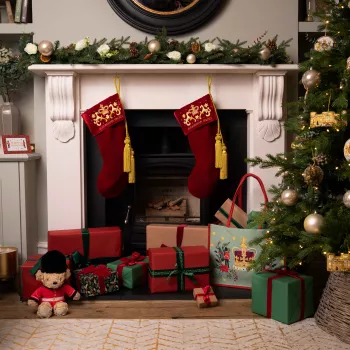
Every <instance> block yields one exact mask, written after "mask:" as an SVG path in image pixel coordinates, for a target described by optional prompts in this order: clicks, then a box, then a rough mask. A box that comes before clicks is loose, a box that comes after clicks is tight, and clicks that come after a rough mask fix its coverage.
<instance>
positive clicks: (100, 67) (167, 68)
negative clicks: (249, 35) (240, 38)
mask: <svg viewBox="0 0 350 350" xmlns="http://www.w3.org/2000/svg"><path fill="white" fill-rule="evenodd" d="M298 69H299V67H298V65H297V64H280V65H276V66H263V65H258V64H250V65H249V64H248V65H246V64H237V65H228V64H194V65H189V64H74V65H71V64H51V65H50V64H49V65H46V64H34V65H32V66H30V67H29V70H30V71H32V72H33V73H36V74H38V75H41V76H45V75H51V74H55V75H59V74H60V73H61V74H62V73H77V74H114V73H130V74H133V73H134V74H140V73H143V74H147V73H152V74H164V73H166V74H171V73H173V74H179V73H184V74H187V73H192V74H200V73H206V74H208V73H215V74H220V73H225V74H255V73H259V72H262V73H263V72H266V73H267V74H271V73H272V74H273V73H274V72H281V71H283V72H289V71H294V72H295V71H298Z"/></svg>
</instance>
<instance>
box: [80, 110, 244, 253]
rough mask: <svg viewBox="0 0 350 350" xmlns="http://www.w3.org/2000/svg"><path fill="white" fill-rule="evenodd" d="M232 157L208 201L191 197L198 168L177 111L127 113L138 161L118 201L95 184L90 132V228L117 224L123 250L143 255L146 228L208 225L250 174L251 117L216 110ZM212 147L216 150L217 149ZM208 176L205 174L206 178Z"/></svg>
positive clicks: (96, 167)
mask: <svg viewBox="0 0 350 350" xmlns="http://www.w3.org/2000/svg"><path fill="white" fill-rule="evenodd" d="M218 114H219V118H220V122H221V125H222V130H223V134H224V138H225V142H226V144H227V148H228V154H229V177H228V179H227V180H225V181H218V184H217V187H216V189H215V191H214V192H213V194H212V195H211V196H210V197H209V198H207V199H202V200H200V199H198V198H195V197H193V196H192V195H191V194H190V193H189V192H188V188H187V180H188V176H189V175H190V173H191V170H192V168H193V167H194V165H195V159H194V156H193V154H192V152H191V149H190V146H189V143H188V139H187V137H186V136H184V134H183V132H182V130H181V128H180V126H179V124H178V122H177V121H176V119H175V117H174V115H173V110H127V111H126V115H127V120H128V126H129V131H130V135H131V137H132V143H133V147H134V150H135V155H136V156H135V159H136V176H137V178H136V183H135V184H133V185H128V188H127V189H126V190H125V191H124V193H123V194H122V195H121V196H120V197H119V198H115V199H107V200H105V199H104V198H102V197H101V196H100V195H99V193H98V192H97V188H96V180H97V176H98V173H99V171H100V168H101V156H100V154H99V151H98V147H97V144H96V141H95V139H94V138H93V137H92V136H91V134H90V133H89V132H88V131H87V132H86V133H85V135H86V155H85V157H86V164H87V168H86V174H87V189H88V190H87V197H86V199H87V223H88V227H101V226H109V225H111V226H113V225H118V226H121V227H123V228H124V230H123V231H124V245H125V247H124V248H125V251H126V252H130V251H135V250H137V251H140V252H142V253H144V252H145V248H146V246H145V244H146V225H148V224H151V223H153V224H154V223H157V224H159V223H161V224H187V225H207V224H208V223H210V222H214V221H215V217H214V215H215V212H216V211H217V209H218V208H219V207H220V205H221V204H222V203H223V202H224V201H225V200H226V199H227V197H231V196H232V195H233V191H234V189H235V188H236V187H237V185H238V182H239V180H240V178H241V177H242V176H243V175H244V174H245V173H246V172H247V166H246V164H245V161H244V159H245V158H246V157H247V114H246V112H245V111H242V110H219V111H218ZM213 147H214V145H213ZM204 176H205V175H204Z"/></svg>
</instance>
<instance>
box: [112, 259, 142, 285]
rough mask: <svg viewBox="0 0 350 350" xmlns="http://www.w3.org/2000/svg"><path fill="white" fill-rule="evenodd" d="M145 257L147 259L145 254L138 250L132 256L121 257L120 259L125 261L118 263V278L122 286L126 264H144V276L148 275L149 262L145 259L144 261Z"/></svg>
mask: <svg viewBox="0 0 350 350" xmlns="http://www.w3.org/2000/svg"><path fill="white" fill-rule="evenodd" d="M145 259H146V257H145V256H143V255H141V254H140V253H137V252H134V253H132V254H131V256H130V258H121V259H120V260H121V261H122V262H123V263H122V264H120V265H118V267H117V274H118V280H119V285H120V286H122V285H123V269H124V267H125V266H133V265H142V270H143V276H144V278H146V277H147V264H146V263H145V262H144V261H142V260H145Z"/></svg>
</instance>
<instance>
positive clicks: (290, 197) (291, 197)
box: [281, 189, 298, 207]
mask: <svg viewBox="0 0 350 350" xmlns="http://www.w3.org/2000/svg"><path fill="white" fill-rule="evenodd" d="M297 200H298V192H297V191H295V190H292V189H287V190H284V191H283V192H282V195H281V201H282V203H283V204H284V205H286V206H287V207H291V206H293V205H295V204H296V202H297Z"/></svg>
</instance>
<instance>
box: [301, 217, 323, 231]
mask: <svg viewBox="0 0 350 350" xmlns="http://www.w3.org/2000/svg"><path fill="white" fill-rule="evenodd" d="M323 220H324V219H323V216H322V215H320V214H316V213H315V214H310V215H308V216H307V217H306V218H305V220H304V230H305V231H306V232H307V233H310V234H319V233H320V232H321V227H322V225H323Z"/></svg>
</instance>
